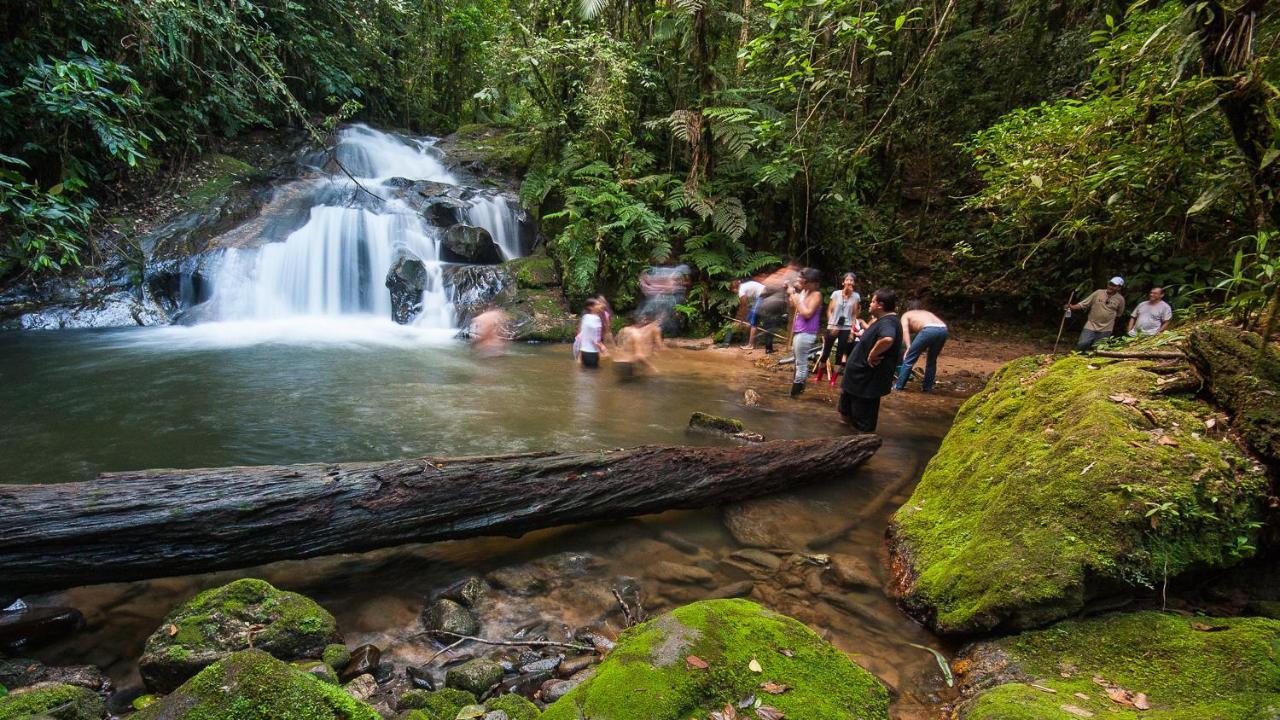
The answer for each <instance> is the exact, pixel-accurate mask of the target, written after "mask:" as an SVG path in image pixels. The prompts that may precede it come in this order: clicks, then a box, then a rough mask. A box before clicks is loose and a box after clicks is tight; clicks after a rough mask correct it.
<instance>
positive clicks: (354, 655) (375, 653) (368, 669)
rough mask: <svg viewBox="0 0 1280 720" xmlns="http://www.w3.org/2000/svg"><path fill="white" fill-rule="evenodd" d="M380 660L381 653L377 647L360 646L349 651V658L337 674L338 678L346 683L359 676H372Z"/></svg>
mask: <svg viewBox="0 0 1280 720" xmlns="http://www.w3.org/2000/svg"><path fill="white" fill-rule="evenodd" d="M381 660H382V651H381V650H379V649H378V646H377V645H361V646H360V647H358V648H356V649H355V650H352V651H351V657H350V658H349V659H348V660H347V664H346V665H344V666H343V667H342V669H341V670H340V671H339V672H338V677H339V679H341V680H342V681H343V682H346V681H348V680H351V679H353V678H356V677H359V676H361V675H365V674H369V675H372V674H373V673H374V672H376V671H377V669H378V662H379V661H381Z"/></svg>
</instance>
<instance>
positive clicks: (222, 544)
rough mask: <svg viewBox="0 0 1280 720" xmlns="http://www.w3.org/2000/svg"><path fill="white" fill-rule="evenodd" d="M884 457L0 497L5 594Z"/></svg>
mask: <svg viewBox="0 0 1280 720" xmlns="http://www.w3.org/2000/svg"><path fill="white" fill-rule="evenodd" d="M879 447H880V438H879V437H877V436H875V435H855V436H847V437H840V438H827V439H820V440H780V441H774V442H766V443H760V444H755V445H748V446H739V447H655V446H646V447H638V448H630V449H620V450H602V451H596V452H569V453H550V452H546V453H525V454H518V455H498V456H489V457H452V458H434V457H424V458H416V459H411V460H397V461H392V462H380V463H337V464H310V465H275V466H260V467H227V468H212V469H198V470H146V471H139V472H121V473H108V474H104V475H102V476H100V477H99V478H98V479H97V480H92V481H89V482H78V483H65V484H57V485H0V593H14V594H22V593H30V592H36V591H42V590H53V589H60V588H66V587H72V586H79V585H93V584H96V583H103V582H118V581H125V580H139V579H143V578H152V577H167V576H172V575H183V574H189V573H199V572H208V571H212V570H222V569H228V568H238V567H249V566H253V565H259V564H262V563H267V562H272V561H276V560H288V559H299V558H308V557H316V556H319V555H329V554H333V553H341V552H361V551H365V550H373V549H376V548H383V547H391V546H395V545H402V544H405V543H414V542H430V541H436V540H450V539H456V538H464V537H473V536H477V535H502V534H507V535H518V534H520V533H524V532H527V531H529V530H534V529H538V528H545V527H553V526H557V525H566V524H571V523H579V522H586V521H592V520H612V519H618V518H623V517H628V516H633V515H642V514H646V513H654V512H661V511H663V510H673V509H690V508H699V507H706V506H709V505H715V504H718V503H724V502H731V501H735V500H743V499H746V498H751V497H757V496H760V495H767V494H770V493H776V492H779V491H782V490H786V489H788V488H793V487H796V486H799V485H802V484H805V483H809V482H814V481H817V480H824V479H825V480H829V479H831V478H840V477H842V476H844V475H846V474H848V473H849V472H850V471H852V470H853V469H854V468H856V467H857V466H858V465H860V464H861V463H863V462H864V461H866V460H867V458H869V457H871V455H872V454H873V453H875V451H876V450H877V449H878V448H879Z"/></svg>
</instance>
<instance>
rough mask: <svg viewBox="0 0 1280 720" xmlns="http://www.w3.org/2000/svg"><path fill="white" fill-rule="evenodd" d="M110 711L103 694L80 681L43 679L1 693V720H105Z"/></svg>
mask: <svg viewBox="0 0 1280 720" xmlns="http://www.w3.org/2000/svg"><path fill="white" fill-rule="evenodd" d="M106 714H107V706H106V704H105V703H103V702H102V698H101V697H99V696H98V694H97V693H95V692H93V691H92V690H89V689H87V688H83V687H80V686H79V685H63V684H59V683H40V684H37V685H32V686H31V687H25V688H19V689H17V690H13V691H11V692H10V693H9V694H7V695H0V720H28V718H34V717H37V716H40V717H45V716H47V717H53V718H56V719H57V720H101V718H102V717H103V716H105V715H106Z"/></svg>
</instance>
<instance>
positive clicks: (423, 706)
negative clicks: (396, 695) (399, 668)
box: [397, 688, 476, 720]
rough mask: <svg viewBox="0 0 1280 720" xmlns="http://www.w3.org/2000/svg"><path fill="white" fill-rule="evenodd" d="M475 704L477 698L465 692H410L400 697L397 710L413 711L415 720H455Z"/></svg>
mask: <svg viewBox="0 0 1280 720" xmlns="http://www.w3.org/2000/svg"><path fill="white" fill-rule="evenodd" d="M475 702H476V696H475V695H472V694H471V693H469V692H466V691H465V690H455V689H453V688H443V689H441V690H435V691H429V690H410V691H408V692H406V693H405V694H404V695H401V696H400V703H399V705H397V708H398V709H399V710H400V711H401V712H403V711H405V710H412V711H413V712H412V713H410V715H409V717H410V718H412V719H413V720H453V719H454V717H455V716H457V714H458V711H459V710H461V709H462V708H464V707H466V706H467V705H474V704H475Z"/></svg>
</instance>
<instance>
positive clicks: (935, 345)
mask: <svg viewBox="0 0 1280 720" xmlns="http://www.w3.org/2000/svg"><path fill="white" fill-rule="evenodd" d="M946 344H947V329H946V328H944V327H927V328H920V332H918V333H916V336H915V337H914V338H912V339H911V347H910V348H907V356H906V357H905V358H903V359H902V367H900V368H898V384H897V385H895V386H894V389H895V390H903V389H905V388H906V387H907V381H908V380H910V379H911V368H913V367H915V365H916V360H919V359H920V356H921V355H922V354H924V353H926V352H927V353H928V359H927V360H926V361H925V365H924V391H925V392H929V391H931V390H933V381H934V379H936V378H937V376H938V353H941V352H942V346H943V345H946Z"/></svg>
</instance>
